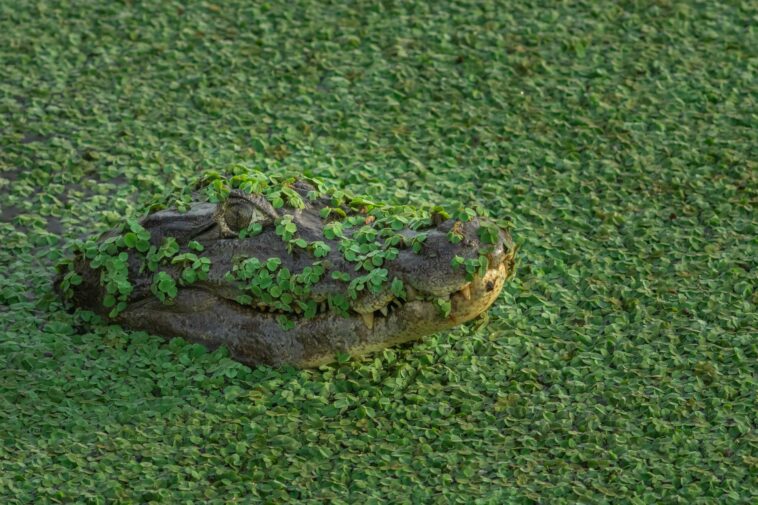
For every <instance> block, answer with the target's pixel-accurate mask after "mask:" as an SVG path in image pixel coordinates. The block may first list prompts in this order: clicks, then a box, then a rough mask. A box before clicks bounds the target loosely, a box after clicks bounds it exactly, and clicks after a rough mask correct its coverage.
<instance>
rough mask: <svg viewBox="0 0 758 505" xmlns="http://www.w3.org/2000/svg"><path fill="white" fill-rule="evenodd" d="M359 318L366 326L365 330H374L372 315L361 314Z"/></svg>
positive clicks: (370, 313) (371, 313)
mask: <svg viewBox="0 0 758 505" xmlns="http://www.w3.org/2000/svg"><path fill="white" fill-rule="evenodd" d="M361 318H362V319H363V324H365V325H366V328H368V329H369V330H372V329H374V313H373V312H369V313H367V314H361Z"/></svg>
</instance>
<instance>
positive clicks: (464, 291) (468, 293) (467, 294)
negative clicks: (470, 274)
mask: <svg viewBox="0 0 758 505" xmlns="http://www.w3.org/2000/svg"><path fill="white" fill-rule="evenodd" d="M460 293H461V294H462V295H463V298H465V299H466V300H471V284H466V285H465V286H463V287H462V288H461V291H460Z"/></svg>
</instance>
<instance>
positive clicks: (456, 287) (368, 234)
mask: <svg viewBox="0 0 758 505" xmlns="http://www.w3.org/2000/svg"><path fill="white" fill-rule="evenodd" d="M178 203H179V206H180V207H183V209H182V210H181V211H180V210H177V209H175V208H168V209H163V210H158V211H157V212H153V213H150V214H148V215H147V216H146V217H145V218H144V219H142V221H140V222H139V223H137V222H128V223H127V225H126V226H125V227H122V228H121V229H118V230H114V231H112V232H109V233H108V234H106V235H105V236H104V237H101V238H100V239H99V240H98V241H90V242H89V243H87V244H84V245H82V246H81V247H79V251H78V254H77V255H76V257H75V258H74V260H73V261H72V262H71V263H70V264H69V269H68V271H67V272H63V273H62V275H61V277H60V278H59V281H58V286H59V289H60V291H61V292H62V293H63V294H64V297H65V298H67V299H68V300H70V301H72V302H73V303H74V304H75V305H77V306H79V307H82V308H85V309H89V310H92V311H95V312H97V313H99V314H101V315H103V316H106V317H108V318H110V319H111V320H113V321H114V322H116V323H118V324H121V325H123V326H125V327H128V328H133V329H140V330H145V331H148V332H150V333H154V334H158V335H163V336H166V337H184V338H186V339H187V340H190V341H193V342H198V343H201V344H204V345H206V346H208V347H209V348H215V347H218V346H221V345H223V346H226V347H227V348H228V349H229V351H230V355H231V356H232V357H233V358H234V359H237V360H239V361H242V362H244V363H247V364H250V365H257V364H267V365H280V364H293V365H296V366H301V367H310V366H317V365H320V364H323V363H327V362H329V361H332V360H333V359H334V357H335V355H336V353H347V354H351V355H359V354H364V353H367V352H371V351H374V350H377V349H381V348H384V347H387V346H390V345H394V344H398V343H401V342H406V341H409V340H413V339H417V338H420V337H422V336H424V335H428V334H430V333H434V332H437V331H440V330H444V329H446V328H450V327H452V326H455V325H458V324H461V323H463V322H465V321H468V320H470V319H473V318H475V317H477V316H478V315H479V314H481V313H482V312H484V311H485V310H487V308H488V307H489V306H490V305H491V304H492V303H493V302H494V300H495V299H496V298H497V296H498V294H499V293H500V291H501V289H502V287H503V283H504V282H505V280H506V279H507V278H508V277H509V275H510V274H511V273H512V271H513V265H514V252H515V251H514V246H513V243H512V241H511V238H510V235H509V234H508V232H507V231H505V230H502V229H500V228H498V227H496V226H495V225H494V224H492V223H491V222H490V221H489V220H487V219H485V218H480V217H477V216H476V215H475V214H474V213H473V212H472V211H470V210H468V209H467V210H466V211H462V212H459V213H458V214H457V215H456V216H454V217H451V216H449V215H447V214H446V213H444V211H441V210H439V209H431V210H419V209H411V208H408V207H396V206H386V205H381V204H376V203H374V202H370V201H368V200H366V199H365V198H362V197H351V196H349V195H345V194H343V193H342V192H340V191H338V190H325V189H324V188H323V186H322V183H321V182H320V181H318V180H313V179H309V180H307V181H306V180H303V179H302V178H301V179H295V178H289V179H287V178H277V177H269V176H265V175H264V174H261V173H260V172H254V171H253V172H239V171H238V172H237V174H236V175H235V176H233V177H228V178H224V177H222V176H219V175H217V174H214V175H212V176H211V177H206V178H205V179H204V180H203V182H202V183H201V185H200V188H199V191H196V192H194V193H191V194H190V193H189V192H188V193H186V194H185V195H184V200H182V199H180V200H179V202H178Z"/></svg>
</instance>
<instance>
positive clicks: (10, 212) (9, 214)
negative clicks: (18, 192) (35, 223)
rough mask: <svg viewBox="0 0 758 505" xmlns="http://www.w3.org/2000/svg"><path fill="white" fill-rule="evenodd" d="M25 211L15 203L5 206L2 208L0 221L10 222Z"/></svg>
mask: <svg viewBox="0 0 758 505" xmlns="http://www.w3.org/2000/svg"><path fill="white" fill-rule="evenodd" d="M23 212H24V211H23V209H20V208H18V207H16V206H15V205H8V206H4V207H3V208H2V210H0V221H2V222H4V223H10V222H11V221H13V220H14V219H16V217H18V215H19V214H23Z"/></svg>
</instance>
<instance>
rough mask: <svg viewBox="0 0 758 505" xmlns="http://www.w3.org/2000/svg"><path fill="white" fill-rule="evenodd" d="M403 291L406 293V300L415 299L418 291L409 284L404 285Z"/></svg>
mask: <svg viewBox="0 0 758 505" xmlns="http://www.w3.org/2000/svg"><path fill="white" fill-rule="evenodd" d="M405 292H406V293H408V301H410V300H415V299H416V298H417V297H418V291H416V290H415V289H414V288H413V287H412V286H410V285H407V286H405Z"/></svg>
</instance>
